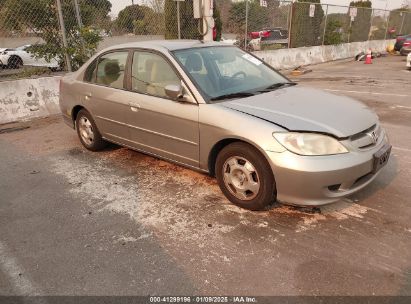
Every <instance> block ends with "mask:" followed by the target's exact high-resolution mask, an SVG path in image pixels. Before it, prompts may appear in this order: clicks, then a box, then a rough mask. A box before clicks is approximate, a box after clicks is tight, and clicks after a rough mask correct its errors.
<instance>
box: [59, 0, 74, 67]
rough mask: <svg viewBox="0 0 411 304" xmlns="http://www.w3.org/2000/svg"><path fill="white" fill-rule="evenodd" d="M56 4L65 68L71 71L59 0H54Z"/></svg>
mask: <svg viewBox="0 0 411 304" xmlns="http://www.w3.org/2000/svg"><path fill="white" fill-rule="evenodd" d="M56 4H57V11H58V16H59V23H60V31H61V37H62V38H63V46H64V48H65V49H66V50H65V52H64V53H65V54H64V55H65V57H66V65H67V70H68V71H69V72H71V71H72V70H71V61H70V56H69V54H68V53H67V47H68V44H67V37H66V27H65V26H64V18H63V11H62V9H61V1H60V0H56Z"/></svg>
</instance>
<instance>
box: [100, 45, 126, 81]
mask: <svg viewBox="0 0 411 304" xmlns="http://www.w3.org/2000/svg"><path fill="white" fill-rule="evenodd" d="M127 56H128V52H113V53H109V54H106V55H103V56H101V57H100V59H99V60H98V65H97V78H96V83H98V84H102V85H105V86H109V87H112V88H116V89H123V88H124V71H125V67H126V63H127Z"/></svg>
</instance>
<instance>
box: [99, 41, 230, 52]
mask: <svg viewBox="0 0 411 304" xmlns="http://www.w3.org/2000/svg"><path fill="white" fill-rule="evenodd" d="M208 46H227V44H226V43H222V42H216V41H209V42H203V41H200V40H148V41H138V42H130V43H124V44H118V45H114V46H111V47H109V48H106V49H105V50H104V51H107V50H112V49H123V48H124V49H126V48H144V49H153V50H162V51H164V50H169V51H175V50H182V49H190V48H199V47H208Z"/></svg>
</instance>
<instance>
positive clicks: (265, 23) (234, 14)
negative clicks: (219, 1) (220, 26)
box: [228, 0, 270, 39]
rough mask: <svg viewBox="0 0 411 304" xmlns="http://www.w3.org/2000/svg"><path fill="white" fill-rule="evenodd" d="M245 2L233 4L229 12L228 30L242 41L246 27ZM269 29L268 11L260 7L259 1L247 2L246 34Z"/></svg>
mask: <svg viewBox="0 0 411 304" xmlns="http://www.w3.org/2000/svg"><path fill="white" fill-rule="evenodd" d="M246 5H247V3H246V2H245V1H241V2H236V3H233V5H232V6H231V8H230V10H229V17H228V20H229V28H230V29H231V30H232V31H233V32H235V33H237V35H238V36H240V37H242V38H243V39H244V35H245V34H244V33H245V26H246ZM269 27H270V19H269V11H268V9H267V8H266V7H262V6H260V1H259V0H251V1H250V0H249V1H248V20H247V32H248V33H250V32H254V31H261V30H263V29H264V28H269Z"/></svg>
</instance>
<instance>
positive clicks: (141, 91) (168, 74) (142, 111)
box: [129, 50, 199, 167]
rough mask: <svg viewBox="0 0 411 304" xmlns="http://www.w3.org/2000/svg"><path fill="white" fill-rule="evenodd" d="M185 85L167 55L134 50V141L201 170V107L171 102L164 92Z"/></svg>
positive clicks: (131, 97) (193, 104) (136, 144)
mask: <svg viewBox="0 0 411 304" xmlns="http://www.w3.org/2000/svg"><path fill="white" fill-rule="evenodd" d="M181 83H182V81H181V78H180V76H179V74H178V73H177V72H176V70H175V69H174V68H173V66H172V64H171V63H170V62H169V61H168V60H167V59H166V58H165V57H164V56H163V55H161V54H159V53H155V52H151V51H145V50H141V51H140V50H136V51H134V53H133V56H132V65H131V81H130V92H131V93H132V94H131V95H129V109H130V112H129V113H130V114H131V115H130V120H129V125H130V138H131V140H132V144H133V146H134V147H136V148H137V149H140V150H144V151H147V152H150V153H154V154H157V155H160V156H162V157H165V158H168V159H171V160H174V161H177V162H181V163H184V164H187V165H190V166H194V167H198V161H199V129H198V104H197V103H182V102H178V101H174V100H171V99H170V98H169V97H168V96H167V95H166V93H165V90H164V88H165V86H167V85H171V84H181ZM183 85H184V84H183ZM193 100H194V99H193Z"/></svg>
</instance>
